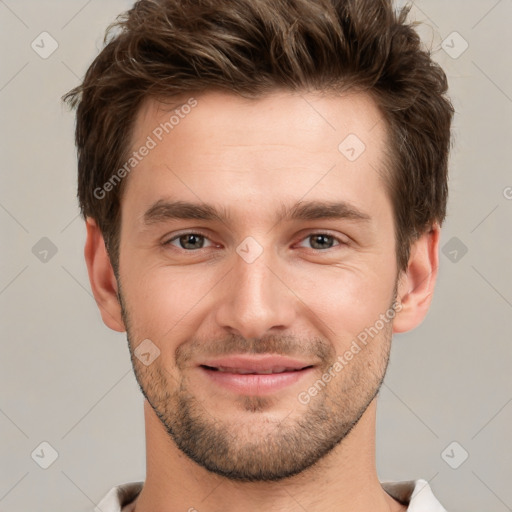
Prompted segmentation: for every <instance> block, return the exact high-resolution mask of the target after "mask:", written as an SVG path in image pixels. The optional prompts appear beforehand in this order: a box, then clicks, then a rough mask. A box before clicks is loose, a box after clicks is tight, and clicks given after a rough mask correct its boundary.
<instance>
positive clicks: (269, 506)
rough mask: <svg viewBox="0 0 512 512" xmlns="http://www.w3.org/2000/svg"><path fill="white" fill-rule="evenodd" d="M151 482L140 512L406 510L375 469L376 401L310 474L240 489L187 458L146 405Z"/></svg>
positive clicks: (140, 499)
mask: <svg viewBox="0 0 512 512" xmlns="http://www.w3.org/2000/svg"><path fill="white" fill-rule="evenodd" d="M144 415H145V422H146V481H145V484H144V487H143V489H142V491H141V493H140V495H139V497H138V498H137V501H136V512H151V511H154V510H158V511H159V512H175V511H178V510H181V511H182V510H187V511H190V512H194V511H197V512H213V511H217V510H223V511H224V512H235V511H238V510H245V511H247V512H256V511H260V510H269V511H270V510H279V511H286V512H295V511H297V512H298V511H304V510H308V512H314V511H322V512H330V511H332V512H334V511H336V512H349V511H350V512H363V511H365V512H367V511H368V510H372V511H373V512H390V511H393V512H395V511H402V510H405V508H404V507H402V506H400V505H399V504H398V503H397V502H396V501H395V500H393V499H392V498H391V497H390V496H389V495H388V494H387V493H386V492H385V491H384V490H383V489H382V487H381V485H380V483H379V480H378V478H377V472H376V469H375V417H376V401H375V400H374V401H373V402H372V403H371V404H370V406H369V407H368V409H367V410H366V412H365V413H364V415H363V416H362V417H361V419H360V421H359V422H358V424H357V425H356V426H355V427H354V428H353V429H352V431H351V432H350V433H349V435H348V436H347V437H346V438H345V439H344V440H343V441H342V442H341V443H340V444H339V445H338V446H337V447H336V448H334V449H333V450H332V451H331V452H330V453H329V454H328V455H327V456H325V457H324V458H323V459H321V460H320V461H319V462H318V463H317V464H315V465H314V466H312V467H310V468H309V469H307V470H306V471H303V472H302V473H300V474H298V475H295V476H293V477H290V478H287V479H285V480H281V481H279V482H249V483H245V482H244V483H241V482H237V481H232V480H229V479H227V478H225V477H223V476H219V475H217V474H215V473H211V472H209V471H208V470H206V469H204V468H203V467H202V466H199V465H198V464H196V463H195V462H194V461H192V460H191V459H189V458H188V457H187V456H186V455H185V454H183V453H182V452H181V451H180V450H179V449H178V448H177V447H176V445H175V444H174V441H173V440H172V439H171V438H170V437H169V435H168V434H167V432H166V431H165V428H164V427H163V426H162V424H161V422H160V420H159V419H158V418H157V417H156V415H155V414H154V412H153V410H152V408H151V406H150V405H149V404H148V403H147V401H145V403H144Z"/></svg>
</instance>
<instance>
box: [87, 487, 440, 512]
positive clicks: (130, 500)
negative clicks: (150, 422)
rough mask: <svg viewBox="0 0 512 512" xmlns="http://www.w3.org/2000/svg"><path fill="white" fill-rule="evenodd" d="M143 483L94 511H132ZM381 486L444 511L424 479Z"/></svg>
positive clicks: (418, 510) (422, 511)
mask: <svg viewBox="0 0 512 512" xmlns="http://www.w3.org/2000/svg"><path fill="white" fill-rule="evenodd" d="M143 483H144V482H131V483H128V484H124V485H118V486H116V487H114V488H112V489H111V490H110V491H109V493H108V494H107V495H106V496H105V497H104V498H103V499H102V500H101V501H100V502H99V503H98V506H97V507H96V508H95V509H94V512H132V511H133V508H134V505H135V498H136V497H137V496H138V495H139V492H140V491H141V489H142V485H143ZM382 488H383V489H384V490H385V491H386V492H387V493H388V494H389V495H390V496H392V497H393V498H395V499H396V500H398V501H400V502H402V503H407V504H408V505H409V506H408V508H407V511H408V512H446V509H444V508H443V506H442V505H441V504H440V503H439V501H437V499H436V498H435V496H434V495H433V494H432V490H431V489H430V486H429V485H428V482H426V481H425V480H411V481H409V482H383V483H382Z"/></svg>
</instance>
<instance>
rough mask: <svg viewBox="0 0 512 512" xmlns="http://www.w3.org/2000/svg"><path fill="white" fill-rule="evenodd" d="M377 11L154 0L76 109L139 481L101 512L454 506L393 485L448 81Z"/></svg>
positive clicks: (83, 200) (382, 7) (347, 5)
mask: <svg viewBox="0 0 512 512" xmlns="http://www.w3.org/2000/svg"><path fill="white" fill-rule="evenodd" d="M406 16H407V10H402V11H401V12H400V13H395V11H394V10H393V7H392V5H391V3H390V2H389V1H387V0H236V1H235V0H216V1H215V2H212V1H210V0H141V1H139V2H137V3H136V4H135V6H134V7H133V8H132V9H131V10H130V11H128V12H127V13H126V14H125V16H124V17H122V18H120V20H119V21H118V23H117V31H116V32H115V34H114V33H113V35H112V36H111V37H110V39H109V40H108V44H107V45H106V47H105V48H104V49H103V51H102V52H101V53H100V54H99V56H98V57H97V58H96V59H95V61H94V62H93V64H92V65H91V67H90V68H89V70H88V71H87V74H86V76H85V78H84V81H83V83H82V84H81V85H80V86H79V87H77V88H76V89H75V90H73V91H71V92H70V93H69V94H68V95H67V97H66V99H67V100H68V101H69V102H70V103H71V104H72V105H73V106H77V107H78V108H77V128H76V142H77V147H78V154H79V185H78V195H79V200H80V205H81V209H82V213H83V215H84V217H85V219H86V224H87V242H86V247H85V258H86V262H87V268H88V272H89V278H90V282H91V287H92V290H93V292H94V296H95V298H96V301H97V303H98V306H99V309H100V311H101V315H102V318H103V321H104V322H105V324H106V325H107V326H108V327H110V328H111V329H114V330H116V331H121V332H122V331H126V332H127V337H128V343H129V349H130V354H131V359H132V363H133V367H134V371H135V375H136V378H137V381H138V383H139V385H140V388H141V391H142V393H143V394H144V396H145V398H146V400H145V402H144V411H145V425H146V443H147V471H146V480H145V482H144V483H142V482H136V483H131V484H127V485H121V486H118V487H115V488H114V489H112V491H111V492H110V493H109V494H108V495H107V496H106V497H105V498H104V499H103V500H102V501H101V503H100V504H99V505H98V509H99V510H101V511H103V512H111V511H119V510H123V511H125V512H126V511H131V512H133V511H136V512H155V511H158V512H175V511H180V510H188V511H196V510H197V511H199V512H209V511H219V510H222V511H225V512H231V511H239V510H246V511H261V510H265V511H269V510H276V511H299V510H301V511H303V510H307V511H309V512H313V511H320V510H321V511H333V512H334V511H338V512H341V511H350V512H363V511H366V512H367V511H372V512H385V511H386V512H387V511H403V510H409V511H413V512H420V511H427V510H428V511H429V512H435V511H443V510H444V508H443V507H442V506H441V505H440V504H439V502H438V501H437V500H436V499H435V498H434V496H433V494H432V492H431V490H430V488H429V486H428V485H427V483H426V482H425V481H424V480H417V481H411V482H397V483H380V482H379V480H378V477H377V473H376V468H375V418H376V396H377V393H378V390H379V388H380V386H381V384H382V381H383V378H384V375H385V371H386V367H387V363H388V358H389V352H390V345H391V338H392V334H393V332H405V331H409V330H411V329H413V328H414V327H416V326H417V325H418V324H419V323H420V322H421V321H422V320H423V318H424V317H425V315H426V313H427V310H428V308H429V305H430V301H431V298H432V293H433V290H434V284H435V280H436V276H437V266H438V244H439V236H440V225H441V223H442V221H443V219H444V216H445V210H446V200H447V161H448V151H449V146H450V124H451V119H452V115H453V109H452V106H451V104H450V102H449V100H448V99H447V98H446V96H445V93H446V90H447V83H446V77H445V75H444V73H443V71H442V70H441V69H440V68H439V67H438V66H437V65H436V64H435V63H433V62H432V61H431V58H430V56H429V54H428V52H426V51H424V50H423V49H422V47H421V44H420V40H419V37H418V35H417V34H416V33H415V31H414V30H413V28H412V27H411V26H410V25H408V24H407V23H406Z"/></svg>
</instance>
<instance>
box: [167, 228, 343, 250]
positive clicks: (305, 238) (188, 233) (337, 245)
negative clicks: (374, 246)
mask: <svg viewBox="0 0 512 512" xmlns="http://www.w3.org/2000/svg"><path fill="white" fill-rule="evenodd" d="M187 235H196V236H200V237H202V238H204V239H206V240H208V241H210V242H211V240H210V239H209V237H208V236H207V235H205V234H204V233H201V232H200V231H186V232H184V233H179V234H177V235H174V236H173V237H172V238H170V239H169V240H167V241H165V242H163V243H162V245H163V246H172V247H174V248H175V249H177V250H179V251H185V252H198V251H200V250H201V249H208V247H201V248H200V249H184V248H183V247H177V246H174V245H173V244H172V243H171V242H174V241H176V240H179V239H180V238H181V237H183V236H187ZM321 235H323V236H327V237H330V238H332V239H333V240H334V241H335V242H337V243H336V244H335V245H333V246H332V247H328V248H327V249H314V248H312V247H309V249H311V250H312V251H315V252H328V251H329V250H331V249H334V248H335V247H340V246H343V245H348V242H347V240H343V239H341V238H340V237H337V236H335V235H331V234H330V233H327V232H323V231H318V232H313V233H309V234H308V235H306V236H305V237H303V238H301V239H300V242H303V241H304V240H307V239H308V238H311V237H314V236H321ZM211 243H212V244H213V242H211ZM213 245H215V244H213Z"/></svg>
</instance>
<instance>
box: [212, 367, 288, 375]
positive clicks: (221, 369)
mask: <svg viewBox="0 0 512 512" xmlns="http://www.w3.org/2000/svg"><path fill="white" fill-rule="evenodd" d="M217 370H218V371H219V372H225V373H238V374H240V375H248V374H250V373H252V374H257V375H269V374H271V373H283V372H289V371H295V368H285V367H284V366H280V367H276V368H271V369H269V370H258V371H253V370H243V369H241V368H226V367H224V366H219V367H217Z"/></svg>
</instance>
